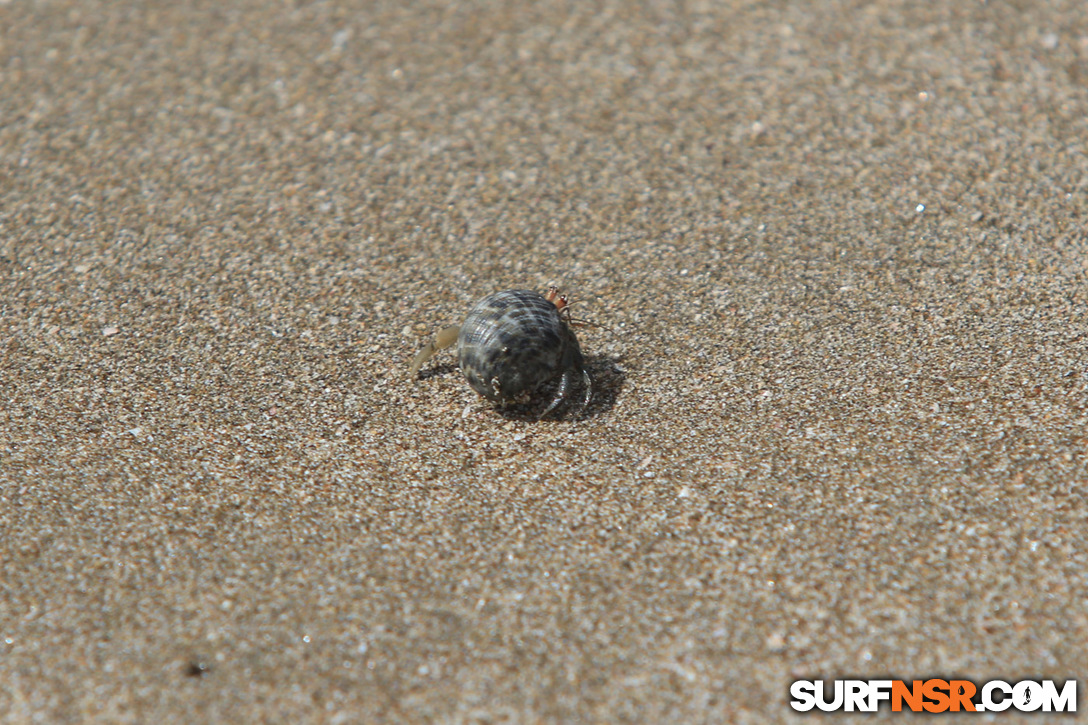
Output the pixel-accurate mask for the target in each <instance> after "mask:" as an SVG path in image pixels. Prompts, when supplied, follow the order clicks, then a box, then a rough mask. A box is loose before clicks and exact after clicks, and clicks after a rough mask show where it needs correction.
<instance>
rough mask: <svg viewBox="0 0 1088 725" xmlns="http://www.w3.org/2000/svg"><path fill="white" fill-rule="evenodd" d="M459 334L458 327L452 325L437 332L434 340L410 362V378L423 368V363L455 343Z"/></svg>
mask: <svg viewBox="0 0 1088 725" xmlns="http://www.w3.org/2000/svg"><path fill="white" fill-rule="evenodd" d="M460 332H461V327H460V326H459V325H453V326H451V327H446V328H444V329H442V330H439V331H438V334H437V335H435V336H434V339H433V340H431V341H430V342H428V343H427V345H426V346H425V347H424V348H423V349H422V350H420V351H419V352H418V353H416V356H415V358H414V359H413V360H412V370H411V376H412V377H413V378H414V377H415V376H416V374H417V373H418V372H419V369H420V368H421V367H423V363H425V362H427V361H428V360H430V359H431V356H432V355H434V354H435V353H436V352H438V351H439V350H442V349H444V348H447V347H449V346H450V345H452V344H453V343H455V342H457V335H458V334H459V333H460Z"/></svg>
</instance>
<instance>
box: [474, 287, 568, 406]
mask: <svg viewBox="0 0 1088 725" xmlns="http://www.w3.org/2000/svg"><path fill="white" fill-rule="evenodd" d="M457 354H458V358H459V360H460V363H461V371H462V372H463V373H464V375H465V378H466V379H467V380H468V383H469V385H470V386H472V389H473V390H475V391H476V392H477V393H479V394H480V395H482V396H484V397H485V398H487V399H488V400H489V401H491V402H493V403H497V404H499V405H505V404H507V403H513V402H521V401H524V400H525V399H526V398H528V397H530V396H531V395H532V394H533V393H534V392H536V391H537V390H539V389H540V388H541V387H542V386H544V385H546V384H547V383H549V382H551V381H552V380H554V379H555V378H556V377H558V376H560V375H562V374H564V373H566V372H567V371H570V370H579V371H580V370H582V368H583V365H584V359H583V357H582V350H581V348H580V347H579V345H578V339H577V338H576V337H575V336H574V333H573V332H571V330H570V328H569V327H568V326H567V323H566V322H565V321H564V320H563V319H562V317H561V316H560V312H559V310H558V308H557V307H556V305H555V303H554V302H551V301H549V300H548V299H547V298H545V297H544V296H543V295H540V294H538V293H536V292H532V291H529V290H507V291H505V292H496V293H495V294H492V295H489V296H488V297H485V298H484V299H482V300H480V301H479V302H478V303H476V305H475V306H474V307H473V308H472V309H471V310H470V311H469V313H468V316H467V317H465V321H464V322H463V323H462V324H461V331H460V333H459V335H458V338H457Z"/></svg>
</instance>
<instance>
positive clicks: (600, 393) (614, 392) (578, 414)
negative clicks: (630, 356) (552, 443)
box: [495, 355, 627, 423]
mask: <svg viewBox="0 0 1088 725" xmlns="http://www.w3.org/2000/svg"><path fill="white" fill-rule="evenodd" d="M619 359H620V358H618V357H605V356H603V355H593V356H589V357H587V358H586V361H585V370H586V372H587V373H589V377H590V379H591V380H592V384H593V397H592V398H591V399H590V401H589V405H587V406H586V407H585V408H580V406H579V402H580V400H581V398H582V395H583V394H584V393H585V389H584V388H583V387H582V385H581V383H578V384H577V385H576V386H575V387H574V389H573V390H572V391H571V396H570V399H568V400H567V401H566V402H564V403H563V404H562V405H560V406H559V408H558V409H557V410H555V411H554V412H552V413H551V414H550V415H548V416H546V417H544V418H541V417H540V416H541V413H543V412H544V411H545V410H547V408H548V404H549V403H550V402H551V400H552V398H553V397H554V395H555V392H556V389H557V387H558V385H559V382H558V381H554V382H551V383H549V384H548V385H545V386H544V387H543V388H541V389H540V390H538V391H537V392H536V394H535V395H533V397H532V399H530V400H529V401H528V402H525V403H510V404H508V405H504V406H501V407H496V408H495V412H496V413H498V414H499V415H501V416H502V417H503V418H506V419H507V420H517V421H523V422H527V423H535V422H536V421H538V420H564V421H576V420H586V419H587V418H594V417H596V416H598V415H602V414H604V413H607V412H608V411H610V410H612V408H613V407H614V406H615V405H616V400H617V399H618V398H619V395H620V390H622V389H623V383H624V381H625V380H626V379H627V374H626V373H625V372H624V371H623V370H622V369H620V367H619V365H617V364H616V363H617V362H618V361H619Z"/></svg>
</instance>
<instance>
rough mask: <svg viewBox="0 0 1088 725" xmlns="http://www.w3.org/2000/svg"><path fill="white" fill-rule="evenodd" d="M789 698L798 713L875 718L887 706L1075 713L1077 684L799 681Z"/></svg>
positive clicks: (915, 709) (894, 709) (920, 709)
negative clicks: (855, 714)
mask: <svg viewBox="0 0 1088 725" xmlns="http://www.w3.org/2000/svg"><path fill="white" fill-rule="evenodd" d="M790 696H791V697H792V698H793V699H792V700H790V707H792V708H793V709H794V710H797V711H798V712H809V711H810V710H812V709H814V708H815V709H819V710H822V711H823V712H836V711H842V712H876V711H877V710H879V709H880V706H881V704H882V703H885V702H886V703H888V704H889V706H890V707H891V711H892V712H902V711H903V710H907V711H909V712H1003V711H1005V710H1008V709H1010V708H1012V709H1013V710H1017V711H1019V712H1076V711H1077V681H1076V680H1066V681H1065V682H1064V683H1063V684H1062V685H1061V686H1060V687H1059V686H1058V685H1057V684H1056V683H1055V681H1054V680H1021V681H1019V682H1016V683H1009V682H1005V681H1004V680H990V681H989V682H987V683H985V684H983V685H982V686H981V687H980V686H978V685H976V684H975V683H973V682H971V681H970V680H941V679H936V678H933V679H928V680H913V681H911V682H909V683H908V682H907V681H905V680H832V681H825V680H797V681H796V682H794V683H793V684H792V685H790Z"/></svg>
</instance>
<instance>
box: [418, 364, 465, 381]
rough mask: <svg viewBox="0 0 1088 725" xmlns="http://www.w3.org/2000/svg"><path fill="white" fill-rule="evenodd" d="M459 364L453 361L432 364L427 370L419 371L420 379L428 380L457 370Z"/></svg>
mask: <svg viewBox="0 0 1088 725" xmlns="http://www.w3.org/2000/svg"><path fill="white" fill-rule="evenodd" d="M457 369H458V368H457V366H456V365H455V364H453V363H442V364H441V365H432V366H431V367H430V368H429V369H427V370H421V371H419V379H420V380H428V379H430V378H438V377H442V376H444V375H449V374H450V373H453V372H456V371H457Z"/></svg>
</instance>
